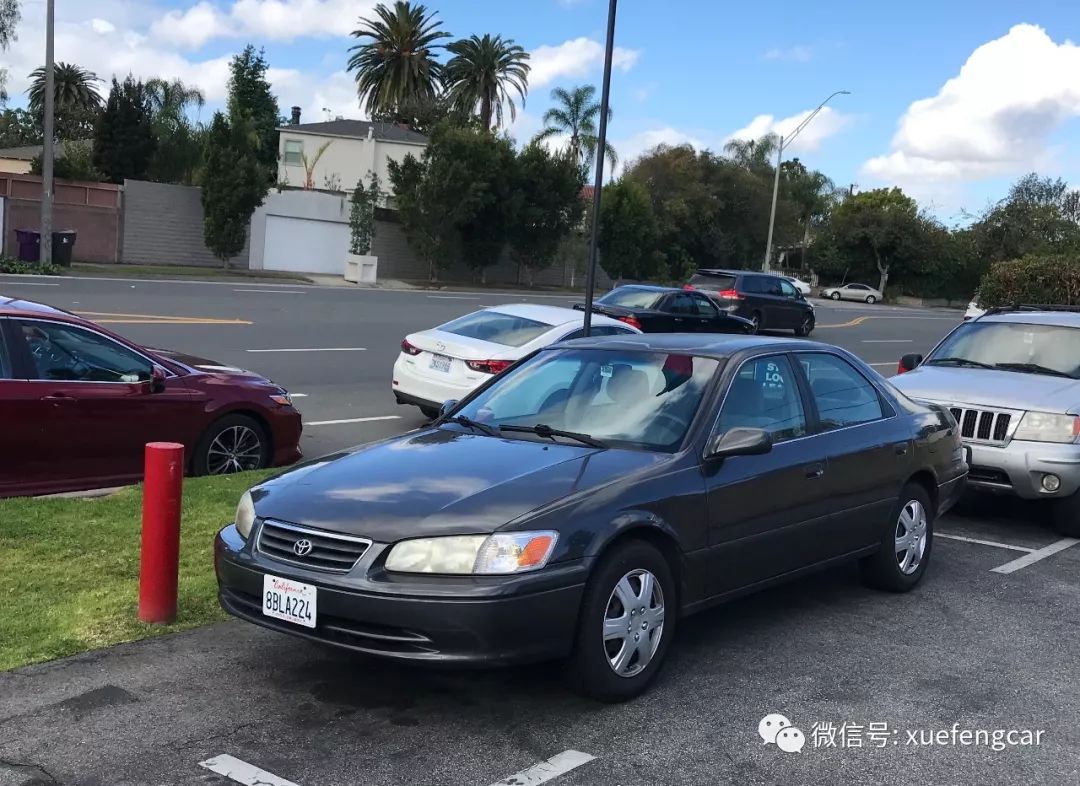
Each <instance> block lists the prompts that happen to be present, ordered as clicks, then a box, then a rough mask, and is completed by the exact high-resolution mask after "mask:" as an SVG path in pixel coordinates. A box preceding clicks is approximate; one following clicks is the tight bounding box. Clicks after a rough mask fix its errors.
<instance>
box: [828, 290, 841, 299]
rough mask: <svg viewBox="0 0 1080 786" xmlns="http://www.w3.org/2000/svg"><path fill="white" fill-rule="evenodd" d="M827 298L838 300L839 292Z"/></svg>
mask: <svg viewBox="0 0 1080 786" xmlns="http://www.w3.org/2000/svg"><path fill="white" fill-rule="evenodd" d="M829 297H831V298H832V299H833V300H839V299H840V293H839V292H833V293H832V294H831V295H829Z"/></svg>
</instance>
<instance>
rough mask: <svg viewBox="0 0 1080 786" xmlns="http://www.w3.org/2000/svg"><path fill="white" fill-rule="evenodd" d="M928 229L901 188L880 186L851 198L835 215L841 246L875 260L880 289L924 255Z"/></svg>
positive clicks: (835, 227)
mask: <svg viewBox="0 0 1080 786" xmlns="http://www.w3.org/2000/svg"><path fill="white" fill-rule="evenodd" d="M925 228H926V223H925V220H924V219H923V218H922V217H921V216H920V215H919V207H918V205H917V204H916V203H915V200H914V199H912V198H911V197H909V196H908V195H907V194H905V193H904V192H903V191H901V190H900V189H899V188H878V189H874V190H873V191H863V192H861V193H859V194H856V195H854V196H852V197H849V198H848V199H846V200H845V201H844V202H843V203H842V204H840V206H839V207H837V208H836V210H835V211H833V217H832V230H833V232H834V233H835V236H836V239H837V242H838V243H839V245H840V246H841V247H843V248H846V249H847V250H849V251H851V252H854V253H856V254H862V255H864V256H865V257H868V258H869V259H871V260H873V262H874V264H875V266H876V267H877V271H878V275H879V283H878V289H879V290H880V291H881V292H884V291H885V287H886V285H887V284H888V282H889V274H890V273H892V272H896V270H897V268H898V267H899V266H901V265H903V264H905V263H908V264H910V263H911V261H912V260H915V259H919V258H921V257H922V254H921V253H920V252H922V251H925V242H926V233H925Z"/></svg>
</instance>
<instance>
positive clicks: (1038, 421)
mask: <svg viewBox="0 0 1080 786" xmlns="http://www.w3.org/2000/svg"><path fill="white" fill-rule="evenodd" d="M899 371H900V373H899V374H898V375H897V376H895V377H893V378H892V380H890V381H891V382H892V383H893V384H894V385H895V386H896V387H897V388H899V389H900V390H901V391H902V392H903V393H905V394H906V395H907V396H908V397H909V398H913V399H916V400H918V401H922V402H926V403H934V404H941V405H944V406H945V407H946V408H947V409H949V410H950V411H951V412H952V415H953V417H954V418H955V419H956V422H957V424H958V427H959V429H960V435H961V437H962V439H963V441H964V443H965V444H966V445H968V446H970V448H971V471H970V474H969V475H968V487H969V488H971V489H974V490H978V491H985V492H992V493H998V494H1010V495H1014V496H1018V497H1021V498H1023V499H1032V500H1035V499H1040V500H1048V501H1051V502H1052V503H1053V506H1054V507H1053V511H1054V524H1055V526H1056V528H1057V529H1058V531H1060V532H1061V533H1062V534H1065V535H1072V536H1076V535H1080V308H1069V307H1064V306H1062V307H1046V306H1038V307H1033V306H1015V307H1010V308H1005V309H990V310H988V311H987V312H986V313H985V314H984V315H982V316H979V317H975V318H973V319H971V320H970V321H967V322H965V323H963V324H962V325H960V326H959V327H957V328H956V329H955V330H953V331H952V332H951V333H949V334H948V335H947V336H946V337H945V338H944V339H942V341H941V343H939V344H938V345H937V346H936V347H934V349H933V350H932V351H931V352H930V354H929V355H927V356H926V358H925V359H924V358H923V357H922V356H921V355H905V356H904V357H903V358H901V360H900V368H899Z"/></svg>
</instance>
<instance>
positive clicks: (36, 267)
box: [0, 258, 60, 276]
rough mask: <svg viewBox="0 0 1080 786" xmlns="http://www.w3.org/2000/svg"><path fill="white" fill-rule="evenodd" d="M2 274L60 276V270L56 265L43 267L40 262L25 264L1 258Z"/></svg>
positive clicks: (0, 268)
mask: <svg viewBox="0 0 1080 786" xmlns="http://www.w3.org/2000/svg"><path fill="white" fill-rule="evenodd" d="M0 273H23V274H33V275H37V276H58V275H60V268H59V267H57V266H56V265H43V264H41V263H40V262H23V261H22V260H19V259H4V258H0Z"/></svg>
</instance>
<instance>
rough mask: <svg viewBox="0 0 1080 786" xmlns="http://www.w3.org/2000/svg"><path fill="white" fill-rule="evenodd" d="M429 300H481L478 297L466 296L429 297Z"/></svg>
mask: <svg viewBox="0 0 1080 786" xmlns="http://www.w3.org/2000/svg"><path fill="white" fill-rule="evenodd" d="M428 299H429V300H479V299H480V298H478V297H468V296H466V295H428Z"/></svg>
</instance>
